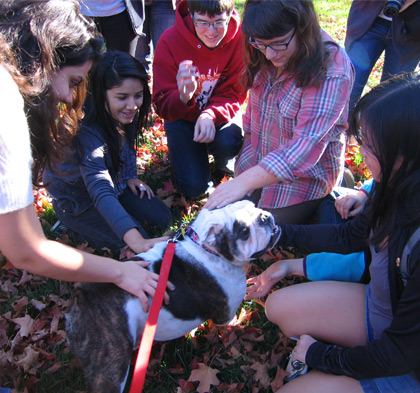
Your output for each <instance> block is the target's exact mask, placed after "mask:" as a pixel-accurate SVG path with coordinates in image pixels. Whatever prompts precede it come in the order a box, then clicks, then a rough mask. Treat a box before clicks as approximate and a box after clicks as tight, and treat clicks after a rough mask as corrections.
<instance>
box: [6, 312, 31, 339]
mask: <svg viewBox="0 0 420 393" xmlns="http://www.w3.org/2000/svg"><path fill="white" fill-rule="evenodd" d="M11 321H13V322H14V323H16V324H17V325H19V326H20V329H19V334H20V336H21V337H29V336H30V335H31V334H32V332H33V324H34V320H33V319H32V318H31V317H30V316H29V315H28V314H26V315H25V316H24V317H22V318H12V319H11Z"/></svg>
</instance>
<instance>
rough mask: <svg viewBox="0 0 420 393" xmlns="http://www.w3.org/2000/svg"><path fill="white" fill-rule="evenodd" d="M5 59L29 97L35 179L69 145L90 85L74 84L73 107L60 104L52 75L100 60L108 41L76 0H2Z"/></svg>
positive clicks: (0, 28) (0, 22) (1, 34)
mask: <svg viewBox="0 0 420 393" xmlns="http://www.w3.org/2000/svg"><path fill="white" fill-rule="evenodd" d="M0 37H1V39H0V43H1V46H0V56H1V57H0V58H1V62H2V65H3V66H4V67H5V68H6V69H7V70H8V71H9V72H10V74H11V75H12V77H13V78H14V80H15V82H16V83H17V85H18V87H19V90H20V92H21V94H22V96H23V98H24V100H25V110H26V114H27V118H28V125H29V129H30V133H31V146H32V155H33V158H34V164H33V171H32V174H33V176H32V180H33V183H34V184H36V185H38V184H39V183H40V178H41V176H42V171H43V169H44V168H45V167H46V166H48V167H49V169H51V170H52V171H53V170H54V162H55V161H57V160H59V159H60V158H61V153H62V151H63V149H64V148H65V147H67V146H68V145H69V144H70V140H71V138H72V137H73V135H74V133H75V131H76V129H77V119H78V118H80V116H81V108H82V105H83V101H84V97H85V92H86V85H85V84H84V83H82V84H81V85H80V86H78V87H76V88H75V91H74V96H73V105H72V107H71V108H70V107H63V108H62V116H60V118H58V108H57V105H56V101H55V98H54V93H53V89H52V86H51V77H52V75H53V74H54V73H55V72H57V71H59V70H60V69H62V68H63V67H65V66H78V65H82V64H84V63H85V62H86V61H88V60H92V61H96V60H97V59H98V58H99V56H100V53H101V48H102V46H103V39H102V37H100V36H99V33H98V32H97V29H96V27H95V25H94V23H93V22H92V21H91V20H90V19H89V18H86V17H85V16H83V15H82V14H81V13H80V8H79V4H78V2H77V1H76V0H48V1H46V0H1V1H0Z"/></svg>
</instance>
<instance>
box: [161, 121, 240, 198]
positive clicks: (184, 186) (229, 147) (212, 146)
mask: <svg viewBox="0 0 420 393" xmlns="http://www.w3.org/2000/svg"><path fill="white" fill-rule="evenodd" d="M194 125H195V124H194V123H192V122H189V121H186V120H177V121H173V122H169V121H166V120H165V132H166V137H167V140H168V149H169V157H170V160H171V165H172V169H173V173H174V178H175V185H176V187H177V188H178V190H179V191H181V192H182V193H183V194H185V195H187V196H189V197H191V198H195V197H198V196H200V195H202V194H204V193H205V192H206V190H207V188H208V183H209V181H210V164H209V157H208V155H209V154H212V155H213V157H214V162H215V165H216V167H217V168H221V169H223V168H224V167H225V166H226V163H227V161H228V160H230V159H232V158H234V157H236V155H237V154H238V153H239V150H240V149H241V146H242V140H243V136H242V128H241V127H240V126H238V125H237V124H236V123H234V122H229V123H226V124H223V125H222V126H220V127H218V128H217V129H216V135H215V138H214V141H213V142H210V143H198V142H194V141H193V137H194Z"/></svg>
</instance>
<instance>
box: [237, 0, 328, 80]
mask: <svg viewBox="0 0 420 393" xmlns="http://www.w3.org/2000/svg"><path fill="white" fill-rule="evenodd" d="M294 29H296V32H295V36H294V39H295V40H296V47H297V51H296V53H295V54H294V55H293V56H292V58H291V59H290V61H289V62H288V64H287V65H286V68H285V69H284V70H283V72H284V73H289V74H291V75H292V76H293V77H294V79H295V80H296V85H297V86H298V87H307V86H316V85H319V83H320V82H321V79H322V78H323V77H324V75H325V73H326V69H327V61H328V56H329V52H328V50H327V49H326V48H325V45H324V42H323V40H322V36H321V27H320V26H319V22H318V16H317V14H316V12H315V10H314V6H313V4H312V0H247V2H246V4H245V9H244V15H243V21H242V33H243V44H244V47H245V50H244V53H245V64H246V69H245V72H244V75H243V84H244V86H245V87H246V88H251V87H252V84H253V82H254V78H255V75H256V74H257V73H258V72H259V71H260V70H261V69H262V68H264V67H266V66H268V65H269V64H271V62H270V61H269V60H267V59H266V57H265V55H264V53H262V52H261V51H259V50H258V49H255V48H253V47H252V46H251V45H249V44H248V38H249V37H252V38H253V39H255V38H259V39H263V40H270V39H273V38H275V37H281V36H284V35H286V34H287V33H289V32H290V31H292V30H294Z"/></svg>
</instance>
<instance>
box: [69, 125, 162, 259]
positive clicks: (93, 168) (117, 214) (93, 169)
mask: <svg viewBox="0 0 420 393" xmlns="http://www.w3.org/2000/svg"><path fill="white" fill-rule="evenodd" d="M75 148H76V154H77V160H78V165H79V170H80V173H81V176H82V179H83V183H84V185H85V187H86V189H87V192H88V194H89V196H90V198H91V199H92V201H93V203H94V206H95V208H96V209H97V210H98V212H99V213H100V214H101V215H102V217H103V218H104V219H105V220H106V221H107V223H108V225H109V226H110V228H112V230H113V231H114V232H115V234H116V235H117V236H118V237H119V238H120V239H121V240H123V241H124V242H125V243H126V244H127V245H128V246H129V247H130V248H131V249H132V250H133V251H134V252H135V253H141V252H144V251H147V250H148V249H149V248H151V247H153V245H154V244H155V243H157V242H159V241H162V240H166V238H156V239H144V238H143V236H142V235H141V233H140V232H139V231H138V229H137V225H136V223H135V222H134V220H133V219H132V217H131V216H130V215H129V214H128V213H127V211H126V210H125V209H124V207H123V206H122V205H121V203H120V202H119V200H118V196H117V192H118V190H117V189H116V187H117V185H116V184H114V180H113V179H112V177H111V174H110V172H109V169H108V166H109V164H107V162H109V161H110V156H109V154H108V153H107V149H106V147H105V144H104V141H103V139H102V137H101V135H100V133H99V131H98V130H97V129H96V128H94V127H87V126H84V127H82V128H81V129H80V130H79V132H78V134H77V136H76V137H75ZM127 173H128V172H127ZM124 177H126V176H124Z"/></svg>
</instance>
